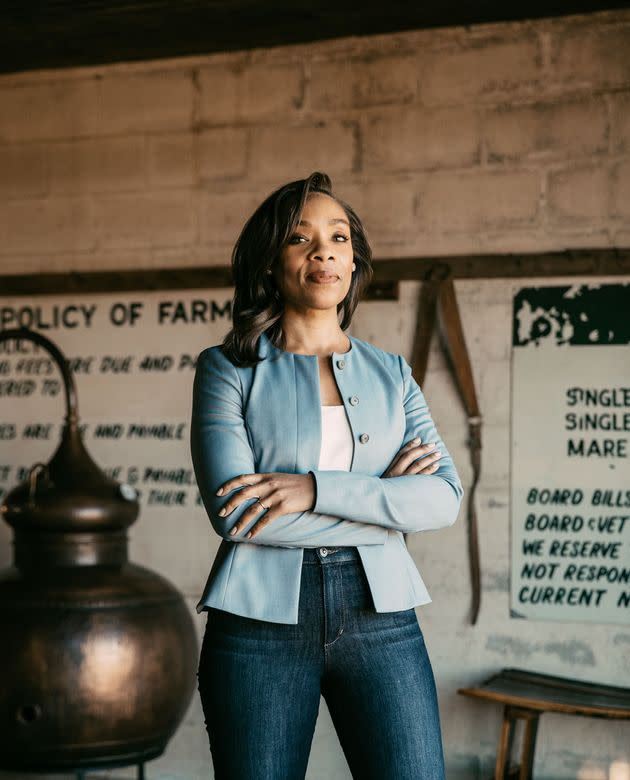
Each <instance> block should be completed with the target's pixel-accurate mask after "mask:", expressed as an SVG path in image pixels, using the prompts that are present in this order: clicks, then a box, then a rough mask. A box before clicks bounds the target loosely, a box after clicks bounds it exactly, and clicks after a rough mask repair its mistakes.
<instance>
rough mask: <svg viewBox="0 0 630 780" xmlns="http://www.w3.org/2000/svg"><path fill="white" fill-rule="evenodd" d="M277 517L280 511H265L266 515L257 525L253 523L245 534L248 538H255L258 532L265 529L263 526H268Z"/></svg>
mask: <svg viewBox="0 0 630 780" xmlns="http://www.w3.org/2000/svg"><path fill="white" fill-rule="evenodd" d="M276 517H279V513H278V512H271V511H269V512H265V515H264V517H262V518H261V519H260V520H259V521H258V522H257V523H255V525H253V526H252V527H251V528H250V529H249V532H248V533H246V534H245V538H246V539H253V538H254V537H255V536H258V534H259V533H260V532H261V531H262V530H263V528H266V527H267V526H268V525H269V523H272V522H273V521H274V520H275V519H276Z"/></svg>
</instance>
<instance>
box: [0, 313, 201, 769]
mask: <svg viewBox="0 0 630 780" xmlns="http://www.w3.org/2000/svg"><path fill="white" fill-rule="evenodd" d="M8 339H15V340H17V341H20V340H22V339H27V340H30V341H33V342H36V343H38V344H40V345H41V346H42V347H44V348H45V349H46V350H47V351H48V352H49V353H50V354H51V356H52V358H53V359H54V360H55V362H56V363H57V364H58V366H59V368H60V370H61V373H62V375H63V380H64V385H65V398H66V417H65V425H64V428H63V432H62V435H61V441H60V444H59V446H58V448H57V450H56V452H55V453H54V455H53V456H52V458H51V459H50V461H49V462H48V463H46V464H44V463H37V464H35V465H34V466H33V467H32V468H31V469H30V473H29V477H28V479H27V480H25V481H24V482H23V483H22V484H20V485H18V486H17V487H15V488H14V489H13V490H12V491H11V492H9V493H8V494H7V496H6V497H5V500H4V502H3V503H2V504H1V505H0V512H1V513H2V516H3V517H4V519H5V520H6V521H7V523H9V525H10V526H11V527H12V528H13V547H14V550H13V552H14V558H13V561H14V563H13V566H11V567H10V568H8V569H4V570H2V571H0V637H1V640H0V676H1V684H0V768H2V769H7V770H22V771H40V772H42V771H43V772H47V771H60V770H74V771H78V772H79V773H80V774H81V772H80V770H82V769H83V768H88V767H89V768H100V767H108V766H120V765H125V764H138V765H139V766H141V765H142V764H143V762H144V761H147V760H149V759H152V758H155V757H157V756H159V755H160V754H161V753H162V752H163V751H164V748H165V747H166V744H167V742H168V740H169V739H170V738H171V736H172V735H173V733H174V732H175V730H176V728H177V726H178V725H179V723H180V721H181V719H182V718H183V716H184V714H185V712H186V709H187V707H188V704H189V702H190V700H191V696H192V693H193V690H194V687H195V679H196V678H195V672H196V666H197V650H198V647H197V639H196V632H195V627H194V624H193V621H192V618H191V615H190V613H189V610H188V608H187V606H186V604H185V602H184V599H183V597H182V596H181V595H180V593H179V592H178V591H177V590H176V589H175V588H174V587H173V586H172V585H171V584H170V583H169V582H168V581H167V580H165V579H164V578H163V577H161V576H159V575H158V574H155V573H154V572H151V571H149V570H148V569H145V568H143V567H141V566H136V565H134V564H132V563H130V562H129V561H128V559H127V528H128V527H129V526H130V525H131V524H132V523H133V522H134V521H135V519H136V517H137V516H138V512H139V502H138V498H137V493H136V491H135V490H134V488H133V487H131V486H130V485H126V484H121V483H119V482H116V481H115V480H113V479H110V478H109V477H108V476H107V475H106V474H105V473H104V472H103V471H101V469H100V468H99V467H98V466H97V465H96V463H95V462H94V461H93V460H92V458H91V457H90V456H89V454H88V452H87V451H86V449H85V447H84V445H83V440H82V438H81V434H80V431H79V417H78V407H77V395H76V388H75V383H74V377H73V374H72V372H71V371H70V369H69V367H68V365H67V363H66V360H65V358H64V356H63V354H62V353H61V351H60V350H59V349H58V348H57V347H56V346H55V344H53V343H52V342H51V341H50V340H49V339H47V338H45V337H44V336H42V335H41V334H39V333H38V332H36V331H31V330H29V329H27V328H18V329H13V330H5V331H2V332H0V341H5V340H8Z"/></svg>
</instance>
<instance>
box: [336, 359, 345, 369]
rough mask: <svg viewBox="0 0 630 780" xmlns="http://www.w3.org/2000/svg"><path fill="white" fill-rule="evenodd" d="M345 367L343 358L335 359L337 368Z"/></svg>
mask: <svg viewBox="0 0 630 780" xmlns="http://www.w3.org/2000/svg"><path fill="white" fill-rule="evenodd" d="M345 367H346V361H345V360H344V359H343V358H341V360H338V361H337V368H345Z"/></svg>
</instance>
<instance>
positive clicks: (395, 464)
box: [381, 436, 442, 477]
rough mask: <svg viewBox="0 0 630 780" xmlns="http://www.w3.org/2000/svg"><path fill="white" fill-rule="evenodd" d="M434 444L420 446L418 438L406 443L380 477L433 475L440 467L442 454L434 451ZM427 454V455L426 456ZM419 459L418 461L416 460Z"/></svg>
mask: <svg viewBox="0 0 630 780" xmlns="http://www.w3.org/2000/svg"><path fill="white" fill-rule="evenodd" d="M434 448H435V443H434V442H430V443H429V444H421V443H420V437H419V436H416V438H415V439H412V440H411V441H408V442H407V444H405V445H404V446H403V447H401V448H400V449H399V450H398V452H397V453H396V455H395V456H394V459H393V460H392V462H391V463H390V464H389V466H388V467H387V469H386V470H385V471H384V472H383V474H381V477H400V476H403V475H406V474H433V472H434V471H437V469H438V468H439V466H440V460H439V459H440V457H441V456H442V453H441V452H439V451H436V450H435V449H434ZM427 453H429V454H427ZM418 458H419V460H418Z"/></svg>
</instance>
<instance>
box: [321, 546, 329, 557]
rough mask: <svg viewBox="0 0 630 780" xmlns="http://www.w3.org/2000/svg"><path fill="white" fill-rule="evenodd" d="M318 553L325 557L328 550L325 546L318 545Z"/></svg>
mask: <svg viewBox="0 0 630 780" xmlns="http://www.w3.org/2000/svg"><path fill="white" fill-rule="evenodd" d="M319 554H320V555H321V556H322V558H325V557H326V556H327V555H328V550H327V549H326V548H325V547H320V548H319Z"/></svg>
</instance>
